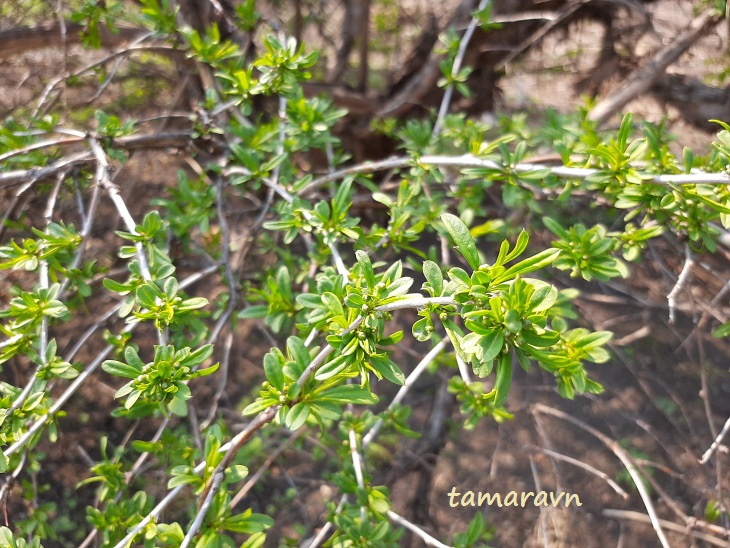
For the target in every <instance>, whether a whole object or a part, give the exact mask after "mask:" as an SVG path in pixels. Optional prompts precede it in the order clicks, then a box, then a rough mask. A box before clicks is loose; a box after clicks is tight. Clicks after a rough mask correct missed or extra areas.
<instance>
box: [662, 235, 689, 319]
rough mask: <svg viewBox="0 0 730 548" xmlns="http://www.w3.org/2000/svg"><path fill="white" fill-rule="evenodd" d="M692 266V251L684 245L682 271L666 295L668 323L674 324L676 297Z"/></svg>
mask: <svg viewBox="0 0 730 548" xmlns="http://www.w3.org/2000/svg"><path fill="white" fill-rule="evenodd" d="M692 265H694V257H693V255H692V250H690V248H689V244H685V246H684V266H683V267H682V271H681V272H680V273H679V277H678V278H677V283H676V284H674V287H673V288H672V290H671V291H670V292H669V295H667V304H668V305H669V323H670V324H674V319H675V312H676V308H677V295H679V292H680V291H682V289H683V288H684V285H685V284H686V283H687V281H688V280H689V275H690V273H691V272H692Z"/></svg>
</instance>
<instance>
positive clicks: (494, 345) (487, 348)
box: [479, 329, 504, 362]
mask: <svg viewBox="0 0 730 548" xmlns="http://www.w3.org/2000/svg"><path fill="white" fill-rule="evenodd" d="M479 346H481V348H482V361H485V362H486V361H491V360H493V359H494V358H496V357H497V354H499V353H500V352H501V351H502V347H503V346H504V333H502V331H501V330H499V329H497V330H495V331H493V332H492V333H490V334H489V335H485V336H484V337H482V340H481V341H480V342H479Z"/></svg>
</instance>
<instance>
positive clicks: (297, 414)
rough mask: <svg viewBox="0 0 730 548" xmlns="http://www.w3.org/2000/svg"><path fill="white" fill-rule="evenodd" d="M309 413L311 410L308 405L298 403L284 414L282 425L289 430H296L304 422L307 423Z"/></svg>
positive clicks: (301, 402)
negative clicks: (284, 418)
mask: <svg viewBox="0 0 730 548" xmlns="http://www.w3.org/2000/svg"><path fill="white" fill-rule="evenodd" d="M311 411H312V408H311V406H310V405H309V403H307V402H303V401H300V402H299V403H298V404H296V405H295V406H294V407H292V408H291V409H289V411H288V412H287V414H286V420H285V421H284V424H285V425H286V427H287V428H288V429H289V430H298V429H299V428H300V427H301V426H303V425H304V423H305V422H307V419H308V418H309V414H310V413H311Z"/></svg>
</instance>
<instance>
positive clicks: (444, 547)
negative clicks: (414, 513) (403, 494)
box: [388, 510, 451, 548]
mask: <svg viewBox="0 0 730 548" xmlns="http://www.w3.org/2000/svg"><path fill="white" fill-rule="evenodd" d="M388 517H389V518H390V520H391V521H392V522H394V523H397V524H398V525H400V526H402V527H405V528H406V529H408V530H409V531H411V532H412V533H413V534H415V535H416V536H418V538H420V539H421V540H422V541H423V542H425V543H426V545H428V546H435V547H436V548H451V547H450V546H449V545H448V544H444V543H443V542H441V541H440V540H438V539H435V538H434V537H432V536H431V535H429V534H428V533H427V532H426V531H424V530H423V529H421V528H420V527H419V526H418V525H416V524H415V523H411V522H410V521H408V520H407V519H406V518H404V517H403V516H400V515H398V514H396V513H395V512H393V510H388Z"/></svg>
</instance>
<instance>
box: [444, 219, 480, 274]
mask: <svg viewBox="0 0 730 548" xmlns="http://www.w3.org/2000/svg"><path fill="white" fill-rule="evenodd" d="M441 221H442V222H443V223H444V226H445V227H446V230H447V231H448V233H449V235H450V236H451V238H452V239H453V240H454V243H455V244H456V247H457V249H458V250H459V252H460V253H461V254H462V255H463V257H464V258H465V259H466V262H467V263H469V266H470V267H472V269H473V270H477V269H478V268H479V264H480V263H479V253H478V252H477V246H476V244H475V243H474V238H472V237H471V234H470V233H469V229H468V228H467V227H466V225H465V224H464V223H463V222H462V220H461V219H459V218H458V217H457V216H456V215H452V214H451V213H444V214H443V215H441Z"/></svg>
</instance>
